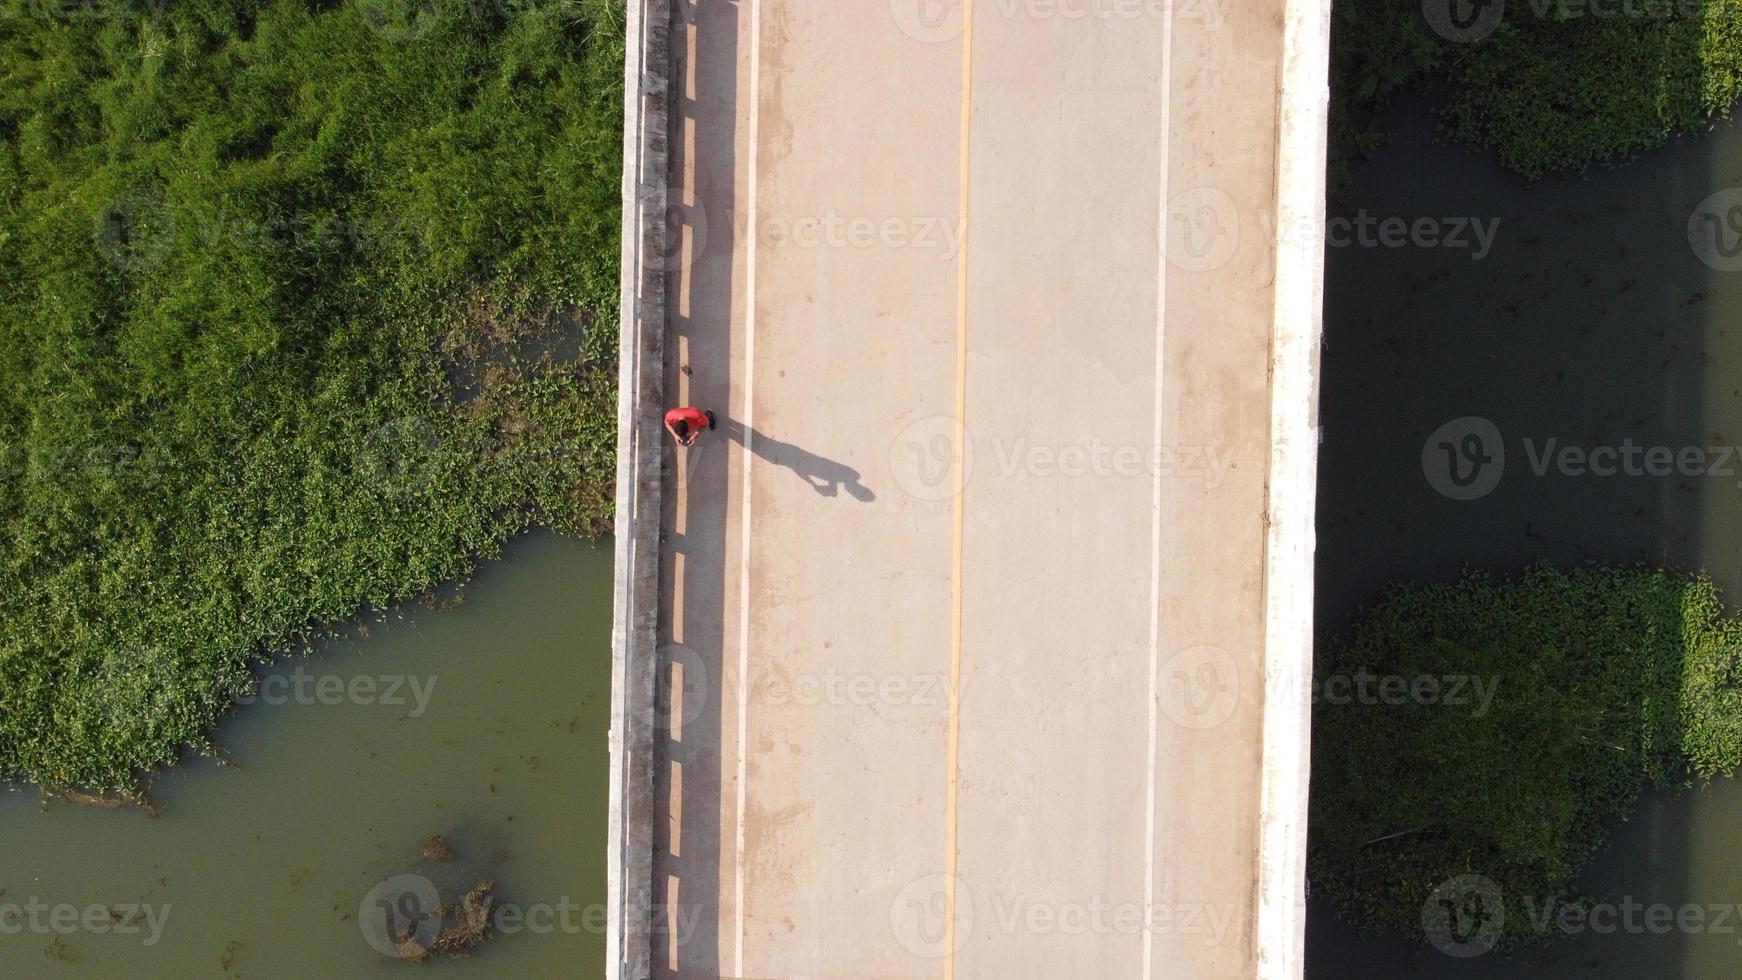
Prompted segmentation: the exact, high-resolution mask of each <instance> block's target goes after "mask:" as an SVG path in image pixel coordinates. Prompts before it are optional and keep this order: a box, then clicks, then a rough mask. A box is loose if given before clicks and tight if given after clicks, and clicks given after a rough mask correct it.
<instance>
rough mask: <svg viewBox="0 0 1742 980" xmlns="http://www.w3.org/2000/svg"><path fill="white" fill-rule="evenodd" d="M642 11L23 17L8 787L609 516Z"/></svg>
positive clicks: (15, 18)
mask: <svg viewBox="0 0 1742 980" xmlns="http://www.w3.org/2000/svg"><path fill="white" fill-rule="evenodd" d="M621 22H622V16H621V4H620V3H617V2H608V0H568V2H562V0H525V2H512V0H489V2H487V3H481V2H471V0H436V2H417V3H407V2H400V0H359V2H343V3H339V2H314V0H270V2H265V3H261V2H253V0H190V2H186V3H166V2H154V3H150V4H146V3H137V4H124V3H123V4H109V5H106V6H96V5H93V4H82V5H81V4H74V3H68V2H44V0H6V2H5V3H4V4H0V778H25V779H30V780H34V781H37V782H39V783H42V784H45V785H50V786H56V787H62V786H80V787H85V788H91V789H99V790H120V791H129V790H132V789H134V788H136V787H137V785H138V782H139V778H140V776H141V774H142V773H145V772H147V771H149V770H150V769H152V768H154V767H158V766H162V765H164V764H167V763H170V762H172V761H173V760H174V759H175V758H177V756H178V755H179V754H180V753H181V752H183V751H185V750H186V749H187V748H189V747H194V748H200V747H204V746H206V745H207V742H206V739H207V733H208V732H209V730H210V728H211V726H212V724H213V722H214V721H215V720H216V719H217V718H218V716H219V715H220V714H221V713H222V712H224V711H225V710H226V708H227V707H228V706H229V705H230V703H231V698H232V695H233V694H234V693H236V691H237V690H238V688H239V687H240V686H242V685H245V684H246V682H247V678H248V677H249V664H250V663H251V662H252V661H254V660H256V659H258V658H262V657H266V656H269V655H271V654H273V653H276V652H291V651H295V650H296V649H299V648H301V647H302V646H303V645H304V644H306V642H307V641H308V640H309V639H310V638H311V636H313V635H315V634H316V633H317V632H318V631H319V629H320V628H321V627H322V625H323V624H329V623H332V622H335V621H339V620H343V619H345V618H347V617H351V616H354V615H356V614H358V613H359V612H361V611H366V610H381V609H385V608H386V607H388V606H389V605H390V604H392V603H393V602H395V601H396V600H399V599H402V598H405V597H408V596H414V595H417V594H419V593H422V592H424V591H426V590H429V589H431V588H432V587H434V586H435V585H437V584H438V583H442V582H444V581H449V580H453V579H457V578H461V577H463V576H465V575H466V574H467V573H468V572H469V571H470V570H471V569H472V568H473V566H474V564H475V563H476V562H477V561H478V560H479V558H480V557H483V556H488V555H491V554H494V553H495V552H496V551H497V549H498V548H499V546H500V544H501V543H502V542H503V541H504V540H505V539H506V538H508V537H509V536H511V535H513V534H515V533H516V532H518V531H520V530H522V529H524V528H525V527H527V526H529V525H530V524H532V523H534V522H540V523H545V524H549V525H552V526H555V527H558V528H559V529H562V530H566V531H574V532H581V533H589V532H596V531H598V530H601V529H602V528H603V527H604V526H605V523H606V521H607V519H608V516H609V510H610V498H609V494H610V487H609V484H610V478H611V468H612V458H611V453H612V438H613V435H612V433H613V421H612V415H611V411H610V405H611V401H612V394H611V388H612V384H613V380H612V375H611V364H610V361H611V349H612V338H613V328H614V303H615V291H616V282H617V272H616V255H617V249H616V234H617V220H618V216H617V181H618V168H619V162H618V161H619V147H620V142H619V130H620V125H621V108H620V107H621V101H620V100H621V65H622V54H623V48H622V45H623V40H622V31H621ZM553 351H555V353H556V354H557V355H558V356H551V355H552V352H553Z"/></svg>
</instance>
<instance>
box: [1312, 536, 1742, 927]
mask: <svg viewBox="0 0 1742 980" xmlns="http://www.w3.org/2000/svg"><path fill="white" fill-rule="evenodd" d="M1314 674H1315V688H1314V690H1315V703H1314V709H1313V773H1312V780H1313V786H1312V800H1311V804H1310V806H1311V815H1310V816H1311V819H1310V824H1309V828H1310V829H1309V831H1308V833H1309V842H1308V877H1309V879H1310V881H1311V882H1312V890H1313V894H1314V895H1318V896H1323V897H1325V898H1328V899H1329V900H1330V902H1331V903H1332V904H1333V905H1334V906H1335V907H1336V909H1337V910H1338V912H1339V914H1341V915H1342V916H1343V917H1344V918H1346V919H1348V920H1350V921H1352V922H1354V923H1355V924H1357V925H1360V926H1364V927H1368V928H1372V929H1375V930H1380V931H1388V932H1393V933H1400V934H1404V935H1409V936H1416V937H1423V936H1424V933H1425V934H1426V935H1425V938H1428V939H1430V940H1432V939H1436V938H1438V939H1440V940H1442V941H1443V940H1444V938H1445V937H1444V936H1439V937H1436V936H1434V935H1433V934H1432V932H1431V930H1432V928H1433V924H1434V922H1435V918H1434V915H1432V914H1430V913H1432V912H1434V911H1436V909H1437V905H1438V904H1439V900H1440V899H1445V900H1446V901H1449V902H1451V903H1452V904H1453V905H1454V906H1455V907H1454V908H1452V909H1449V910H1440V911H1445V912H1446V914H1450V915H1454V916H1456V917H1458V919H1457V921H1458V928H1457V930H1456V933H1457V935H1459V936H1468V935H1481V936H1482V937H1483V941H1484V942H1485V943H1489V944H1492V945H1493V946H1495V947H1505V946H1508V945H1513V944H1516V943H1518V942H1522V941H1525V940H1528V939H1536V938H1540V936H1541V934H1540V933H1537V932H1532V931H1531V929H1530V923H1531V922H1532V921H1534V920H1533V915H1534V914H1535V912H1536V910H1535V909H1533V908H1529V907H1527V903H1529V902H1532V901H1534V903H1536V904H1538V905H1540V904H1541V903H1543V902H1547V901H1551V900H1552V901H1554V902H1555V903H1556V904H1557V906H1558V907H1579V906H1581V905H1582V904H1584V903H1585V902H1587V901H1588V900H1589V899H1588V898H1587V897H1586V896H1583V895H1581V894H1580V893H1579V891H1578V890H1577V888H1576V887H1575V884H1574V882H1575V879H1576V877H1577V875H1578V873H1579V871H1580V869H1581V868H1583V867H1584V866H1585V864H1586V863H1587V862H1588V861H1589V860H1590V859H1591V857H1592V856H1593V855H1594V854H1595V853H1596V852H1597V850H1598V849H1599V848H1600V847H1602V845H1603V843H1604V841H1605V839H1606V837H1607V832H1606V830H1605V826H1606V822H1607V821H1612V820H1614V819H1616V818H1619V817H1624V816H1625V815H1626V814H1627V812H1628V810H1629V809H1630V808H1631V807H1632V805H1633V803H1634V801H1635V800H1636V799H1637V797H1638V795H1639V793H1640V791H1641V790H1642V789H1643V788H1644V787H1646V786H1648V785H1649V786H1666V785H1676V784H1684V785H1685V784H1691V783H1692V782H1693V781H1695V780H1710V779H1714V778H1717V777H1719V776H1727V775H1730V774H1732V773H1733V772H1734V771H1735V769H1736V767H1737V765H1738V764H1739V763H1742V624H1739V623H1738V622H1737V621H1736V620H1732V619H1728V618H1726V617H1725V616H1724V614H1723V605H1722V602H1721V600H1720V597H1719V594H1718V591H1717V588H1716V587H1715V586H1714V585H1713V584H1712V582H1711V580H1710V579H1709V578H1707V577H1705V576H1704V575H1682V574H1675V573H1671V572H1667V571H1661V570H1654V569H1649V568H1622V567H1608V566H1598V565H1592V566H1584V567H1579V568H1575V569H1573V570H1572V571H1568V572H1561V571H1557V570H1555V569H1553V568H1550V567H1548V566H1546V565H1537V566H1534V567H1531V568H1529V569H1527V570H1526V571H1524V572H1523V573H1522V574H1520V575H1519V576H1517V577H1516V578H1502V577H1496V576H1493V575H1489V574H1484V573H1476V572H1472V573H1468V574H1466V575H1465V576H1464V577H1463V578H1461V579H1460V580H1459V581H1457V582H1455V583H1451V584H1439V585H1402V586H1397V587H1394V588H1392V589H1391V590H1390V591H1388V592H1387V593H1386V594H1385V596H1384V597H1383V599H1382V600H1381V601H1380V602H1379V603H1378V604H1377V605H1375V606H1374V607H1373V608H1372V609H1371V610H1369V611H1367V612H1366V613H1365V614H1364V615H1363V617H1362V618H1361V619H1360V620H1359V622H1358V624H1357V625H1356V627H1355V628H1354V630H1353V633H1352V636H1351V638H1350V639H1349V640H1348V641H1347V642H1337V643H1332V644H1330V645H1328V646H1327V648H1325V649H1323V650H1321V651H1320V653H1319V655H1318V662H1317V664H1316V665H1315V671H1314ZM1459 882H1465V883H1468V882H1481V883H1483V884H1484V886H1486V885H1487V883H1490V882H1491V883H1492V884H1493V886H1496V888H1487V887H1484V888H1482V889H1471V888H1461V887H1456V885H1457V883H1459ZM1448 883H1450V885H1451V886H1452V887H1448ZM1496 889H1497V891H1496ZM1484 902H1487V903H1494V902H1501V903H1504V904H1503V905H1494V904H1488V905H1484ZM1487 923H1492V930H1491V931H1490V932H1489V933H1487V934H1484V933H1483V929H1484V928H1485V927H1486V924H1487Z"/></svg>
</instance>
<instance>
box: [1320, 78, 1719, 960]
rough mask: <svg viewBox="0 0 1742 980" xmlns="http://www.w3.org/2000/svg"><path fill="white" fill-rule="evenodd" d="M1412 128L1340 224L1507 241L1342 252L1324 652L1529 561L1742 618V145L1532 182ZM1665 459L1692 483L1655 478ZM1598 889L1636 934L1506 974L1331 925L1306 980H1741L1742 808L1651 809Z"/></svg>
mask: <svg viewBox="0 0 1742 980" xmlns="http://www.w3.org/2000/svg"><path fill="white" fill-rule="evenodd" d="M1394 131H1395V133H1396V136H1397V138H1396V141H1395V142H1394V144H1393V145H1392V146H1390V147H1388V148H1386V149H1385V150H1383V151H1381V152H1380V153H1379V154H1378V156H1377V158H1376V159H1375V160H1373V161H1372V163H1371V164H1370V165H1368V166H1367V167H1366V168H1365V169H1363V170H1362V171H1360V172H1359V173H1358V174H1357V177H1356V182H1355V186H1354V187H1353V188H1352V189H1351V190H1350V191H1349V192H1348V193H1346V194H1345V195H1344V197H1343V200H1342V201H1340V202H1338V203H1335V204H1334V205H1333V209H1332V211H1333V214H1334V215H1337V214H1340V215H1342V216H1344V217H1347V218H1351V219H1353V218H1358V217H1360V216H1361V214H1362V212H1363V211H1365V213H1366V214H1367V215H1368V216H1369V217H1376V218H1383V217H1394V216H1395V217H1402V218H1406V219H1408V220H1410V221H1411V222H1414V221H1415V220H1416V219H1420V218H1429V219H1436V220H1438V221H1439V222H1440V227H1441V228H1442V229H1445V230H1450V229H1452V228H1453V227H1455V222H1450V221H1446V220H1445V219H1477V220H1479V221H1481V222H1482V223H1484V224H1488V223H1491V222H1493V221H1494V220H1496V219H1498V222H1499V224H1498V228H1497V233H1496V234H1495V236H1494V239H1493V243H1492V247H1491V250H1490V251H1488V252H1487V254H1485V255H1481V256H1480V257H1478V253H1479V252H1480V244H1479V243H1478V242H1475V241H1474V238H1475V236H1473V235H1465V236H1464V237H1465V238H1466V239H1468V240H1470V244H1469V245H1468V246H1466V247H1462V248H1460V247H1456V246H1451V247H1448V246H1444V245H1442V246H1439V247H1432V248H1427V247H1415V246H1404V247H1385V246H1384V245H1382V244H1379V245H1373V246H1362V245H1360V244H1350V245H1344V246H1340V247H1335V246H1334V247H1332V248H1330V249H1329V258H1328V267H1327V284H1326V285H1327V297H1326V304H1327V305H1326V311H1325V342H1326V343H1325V353H1324V380H1323V420H1324V426H1325V438H1324V444H1323V446H1322V455H1321V464H1320V465H1321V478H1320V486H1319V551H1318V580H1317V589H1318V610H1317V618H1318V630H1319V632H1320V634H1321V636H1322V635H1324V634H1328V633H1335V632H1340V631H1342V630H1344V629H1345V628H1346V627H1347V624H1348V623H1349V620H1350V617H1351V616H1352V615H1353V614H1354V613H1355V611H1356V610H1357V609H1358V607H1359V606H1360V604H1361V603H1363V602H1367V601H1370V600H1371V599H1372V598H1373V597H1374V596H1375V595H1376V593H1377V591H1378V590H1379V589H1380V588H1381V587H1382V586H1383V585H1384V584H1385V583H1386V582H1388V581H1392V580H1431V581H1443V580H1448V579H1450V578H1453V577H1455V576H1456V575H1457V573H1458V571H1459V569H1460V568H1461V567H1463V566H1465V565H1471V566H1477V567H1488V568H1496V569H1503V570H1516V569H1517V568H1519V567H1521V566H1522V565H1524V564H1525V563H1527V562H1528V561H1530V560H1531V559H1534V558H1546V559H1548V560H1550V561H1553V562H1555V563H1557V564H1561V565H1563V566H1564V565H1566V564H1569V563H1573V562H1577V561H1581V560H1586V559H1602V560H1608V561H1622V562H1626V561H1647V562H1652V563H1657V564H1667V565H1671V566H1676V567H1681V568H1696V567H1703V568H1706V569H1708V570H1709V571H1710V572H1711V573H1712V575H1713V576H1714V578H1715V579H1716V580H1717V582H1718V584H1719V586H1720V587H1721V588H1722V589H1723V590H1724V595H1725V598H1726V600H1727V601H1728V602H1729V603H1730V604H1731V606H1732V608H1734V607H1736V606H1737V605H1738V604H1739V603H1742V458H1737V457H1736V456H1735V455H1734V454H1733V447H1734V446H1735V445H1737V444H1739V443H1742V271H1731V266H1732V265H1734V266H1735V267H1736V268H1738V269H1742V258H1737V259H1736V260H1734V261H1732V260H1731V259H1730V258H1729V256H1730V255H1732V254H1742V247H1738V246H1739V243H1742V191H1736V192H1734V193H1733V194H1731V195H1729V196H1728V197H1724V198H1717V199H1712V198H1711V196H1712V195H1713V194H1714V193H1717V192H1721V191H1725V190H1728V189H1731V188H1737V187H1739V186H1742V131H1739V130H1737V129H1735V128H1733V127H1731V126H1730V125H1728V124H1723V125H1721V126H1720V127H1719V128H1718V129H1717V130H1715V131H1714V132H1712V133H1709V134H1706V135H1704V136H1701V137H1698V138H1691V139H1683V140H1678V141H1676V142H1675V143H1674V144H1672V145H1671V146H1669V147H1667V148H1665V149H1663V150H1660V151H1657V152H1655V153H1652V154H1649V155H1647V156H1646V157H1643V158H1641V159H1640V160H1637V161H1635V162H1633V163H1630V164H1628V165H1626V166H1624V167H1621V168H1619V169H1615V170H1603V171H1594V172H1592V173H1591V174H1590V175H1588V176H1585V177H1579V178H1569V179H1558V180H1547V181H1543V182H1541V183H1539V184H1537V185H1535V186H1527V185H1525V184H1524V183H1523V182H1522V181H1521V180H1519V179H1518V178H1516V177H1513V176H1511V175H1509V174H1507V173H1505V172H1503V171H1501V170H1500V168H1499V167H1498V165H1497V164H1496V163H1495V162H1494V161H1493V159H1492V158H1491V157H1489V156H1488V155H1485V154H1481V153H1477V152H1474V151H1470V150H1467V149H1463V148H1459V147H1455V146H1446V145H1441V144H1439V143H1438V142H1437V141H1436V140H1435V139H1434V136H1433V126H1432V120H1431V119H1430V118H1428V117H1427V115H1426V113H1425V111H1424V110H1423V109H1421V108H1420V107H1419V106H1412V107H1408V108H1405V109H1403V110H1402V111H1400V113H1399V115H1398V122H1397V123H1396V126H1395V130H1394ZM1732 207H1736V208H1737V210H1736V211H1735V212H1734V213H1732V212H1731V210H1730V209H1731V208H1732ZM1707 216H1709V217H1707ZM1732 222H1734V223H1732ZM1690 223H1691V224H1692V225H1693V229H1694V233H1690ZM1490 227H1492V226H1491V225H1490ZM1714 233H1718V234H1721V236H1722V237H1721V238H1715V237H1710V236H1712V235H1713V234H1714ZM1701 236H1706V237H1704V238H1703V239H1702V237H1701ZM1441 237H1444V236H1443V235H1442V236H1441ZM1702 255H1703V256H1704V258H1702ZM1457 420H1467V421H1462V422H1459V421H1457ZM1442 427H1443V428H1442ZM1472 436H1474V437H1475V438H1476V439H1477V441H1475V442H1471V441H1469V440H1470V438H1471V437H1472ZM1442 444H1446V445H1449V446H1450V447H1451V448H1450V449H1446V448H1444V447H1443V446H1442ZM1569 446H1571V447H1574V449H1575V452H1574V454H1573V455H1572V457H1571V458H1572V462H1571V464H1570V465H1562V464H1561V463H1560V462H1558V458H1559V456H1560V454H1561V453H1562V451H1563V450H1564V449H1565V448H1566V447H1569ZM1629 446H1632V447H1635V448H1633V449H1632V450H1631V451H1630V450H1629V449H1628V447H1629ZM1605 447H1607V450H1606V452H1595V451H1596V450H1603V449H1605ZM1653 447H1663V449H1662V450H1660V451H1659V452H1658V454H1657V456H1656V457H1655V462H1656V463H1658V464H1661V462H1662V460H1663V458H1664V456H1663V454H1664V453H1669V454H1672V455H1673V456H1675V457H1676V458H1677V459H1678V460H1685V461H1686V462H1674V463H1671V464H1669V465H1668V467H1667V470H1668V471H1667V472H1665V467H1664V466H1662V465H1655V466H1653V465H1650V464H1651V463H1653V462H1654V460H1653V458H1652V457H1648V456H1647V455H1646V454H1647V453H1648V452H1650V451H1651V450H1652V448H1653ZM1424 450H1425V453H1424ZM1629 452H1631V454H1632V458H1633V460H1634V464H1633V466H1632V467H1631V469H1632V472H1631V473H1629V472H1626V471H1625V469H1624V464H1623V463H1622V461H1623V460H1625V459H1626V458H1627V454H1628V453H1629ZM1684 452H1687V453H1688V455H1685V456H1684V455H1683V454H1684ZM1607 453H1612V454H1613V455H1612V456H1611V455H1608V454H1607ZM1448 454H1449V455H1448ZM1478 458H1482V459H1488V460H1489V462H1488V463H1486V464H1483V465H1481V466H1478V465H1477V464H1476V462H1475V460H1477V459H1478ZM1581 458H1582V459H1583V460H1584V463H1583V464H1582V465H1581V464H1580V463H1579V460H1580V459H1581ZM1454 462H1456V464H1457V465H1458V467H1459V471H1458V474H1457V476H1458V477H1459V479H1460V480H1462V481H1464V482H1466V483H1467V484H1468V485H1467V486H1459V485H1458V482H1459V481H1458V480H1453V479H1452V473H1451V470H1450V467H1451V465H1452V464H1453V463H1454ZM1593 462H1596V463H1599V464H1601V468H1602V469H1603V470H1608V469H1610V467H1609V466H1608V465H1607V464H1608V463H1610V462H1616V463H1617V466H1616V467H1615V469H1616V470H1617V472H1614V473H1613V474H1612V475H1603V474H1601V473H1598V472H1593V469H1592V466H1591V463H1593ZM1442 491H1446V492H1442ZM1458 497H1468V498H1469V499H1456V498H1458ZM1585 884H1586V886H1587V887H1588V888H1589V889H1590V890H1591V891H1592V892H1594V893H1595V894H1596V895H1597V896H1598V897H1600V898H1603V899H1607V900H1609V901H1611V902H1613V903H1614V904H1615V905H1616V910H1615V914H1616V915H1617V919H1616V920H1615V921H1616V922H1617V923H1621V924H1618V925H1617V926H1616V927H1615V928H1613V929H1606V931H1604V932H1601V933H1599V932H1597V931H1595V930H1594V929H1586V930H1585V931H1583V932H1578V933H1576V934H1573V935H1570V936H1568V937H1567V938H1564V939H1562V940H1560V941H1559V942H1557V943H1555V944H1554V945H1551V946H1548V947H1546V948H1543V949H1541V950H1535V951H1532V952H1529V953H1526V954H1523V955H1520V956H1517V957H1515V958H1513V959H1510V960H1508V959H1503V958H1501V957H1499V956H1495V955H1492V954H1490V955H1484V956H1476V957H1473V958H1469V959H1456V958H1453V957H1449V956H1447V955H1444V954H1442V953H1441V952H1439V951H1438V950H1436V949H1434V948H1433V947H1431V946H1427V945H1420V946H1417V945H1414V944H1407V943H1399V942H1385V941H1376V940H1373V939H1371V938H1369V937H1363V936H1360V935H1357V934H1356V933H1354V932H1353V931H1352V930H1349V929H1348V928H1347V927H1345V926H1343V925H1341V924H1340V923H1338V922H1337V921H1336V920H1335V919H1334V918H1333V917H1332V916H1331V915H1330V914H1329V912H1328V909H1327V908H1326V907H1324V905H1323V904H1322V903H1314V904H1313V905H1312V910H1311V917H1310V921H1309V925H1308V931H1307V975H1308V976H1309V977H1312V978H1314V980H1332V978H1344V977H1392V976H1422V977H1447V978H1451V977H1458V978H1466V977H1468V978H1473V977H1485V978H1486V977H1520V978H1522V977H1531V978H1561V977H1566V978H1572V977H1579V978H1589V977H1598V978H1607V977H1614V978H1627V980H1638V978H1645V977H1699V978H1704V977H1719V978H1734V977H1738V976H1742V909H1739V908H1738V907H1739V906H1742V787H1738V786H1737V785H1736V784H1735V783H1732V782H1728V781H1726V782H1724V783H1723V784H1721V785H1716V786H1713V787H1711V789H1710V791H1709V792H1698V791H1695V792H1693V793H1687V794H1679V795H1678V794H1670V793H1654V794H1648V795H1647V797H1646V798H1645V799H1644V800H1642V801H1641V804H1640V806H1639V807H1638V810H1637V812H1636V813H1635V814H1634V815H1633V817H1632V819H1631V820H1630V821H1629V822H1627V823H1625V824H1623V825H1621V826H1620V827H1619V828H1618V829H1617V831H1616V833H1615V835H1614V837H1613V839H1612V841H1611V843H1610V845H1609V846H1608V848H1607V849H1606V850H1605V851H1604V852H1603V853H1602V854H1601V855H1600V856H1599V858H1598V859H1597V862H1596V865H1595V866H1594V867H1593V868H1592V869H1591V871H1590V873H1589V875H1588V876H1587V878H1586V881H1585ZM1628 902H1635V903H1640V904H1651V903H1656V904H1658V905H1662V906H1666V907H1667V908H1669V909H1671V910H1673V912H1672V913H1671V914H1680V913H1681V909H1682V907H1683V906H1687V905H1697V906H1700V907H1701V908H1702V909H1703V912H1702V917H1703V918H1704V920H1705V923H1706V924H1705V925H1702V926H1700V927H1699V928H1697V929H1687V928H1680V927H1671V928H1670V929H1669V930H1668V931H1667V932H1662V933H1659V932H1656V931H1654V927H1652V926H1651V925H1650V924H1649V923H1648V922H1647V919H1646V916H1645V913H1644V912H1636V913H1634V915H1633V917H1632V918H1633V920H1634V921H1635V922H1636V923H1637V924H1638V928H1636V929H1632V930H1629V929H1628V928H1626V926H1625V925H1624V920H1625V916H1624V915H1623V913H1624V912H1625V903H1628ZM1662 914H1664V913H1659V916H1660V917H1661V915H1662ZM1689 915H1691V913H1689ZM1720 917H1722V918H1723V919H1724V922H1723V924H1722V926H1720V924H1719V922H1718V920H1719V918H1720ZM1688 921H1692V919H1691V918H1690V919H1689V920H1688ZM1589 924H1593V925H1602V926H1605V927H1606V926H1607V925H1608V921H1607V920H1592V922H1591V923H1589ZM1551 928H1557V929H1558V928H1559V927H1551Z"/></svg>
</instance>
